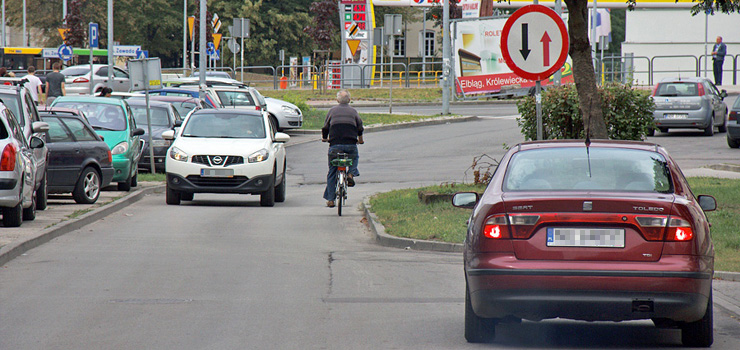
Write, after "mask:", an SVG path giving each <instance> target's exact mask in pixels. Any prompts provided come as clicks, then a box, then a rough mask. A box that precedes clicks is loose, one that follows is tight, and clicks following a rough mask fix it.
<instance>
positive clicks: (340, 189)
mask: <svg viewBox="0 0 740 350" xmlns="http://www.w3.org/2000/svg"><path fill="white" fill-rule="evenodd" d="M344 180H345V175H344V172H342V171H340V172H339V174H337V203H336V205H337V213H338V214H339V216H342V202H343V201H344Z"/></svg>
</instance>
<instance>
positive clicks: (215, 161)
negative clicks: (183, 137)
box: [193, 154, 244, 166]
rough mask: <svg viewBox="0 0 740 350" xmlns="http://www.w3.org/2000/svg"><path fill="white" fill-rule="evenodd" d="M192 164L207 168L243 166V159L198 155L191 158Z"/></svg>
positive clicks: (240, 157) (239, 157) (238, 157)
mask: <svg viewBox="0 0 740 350" xmlns="http://www.w3.org/2000/svg"><path fill="white" fill-rule="evenodd" d="M193 163H198V164H204V165H208V166H229V165H234V164H244V157H242V156H220V155H202V154H199V155H196V156H193Z"/></svg>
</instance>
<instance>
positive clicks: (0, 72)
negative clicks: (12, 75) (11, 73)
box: [0, 67, 8, 78]
mask: <svg viewBox="0 0 740 350" xmlns="http://www.w3.org/2000/svg"><path fill="white" fill-rule="evenodd" d="M0 77H2V78H5V77H8V69H7V68H5V67H0Z"/></svg>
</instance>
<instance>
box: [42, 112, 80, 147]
mask: <svg viewBox="0 0 740 350" xmlns="http://www.w3.org/2000/svg"><path fill="white" fill-rule="evenodd" d="M43 119H44V121H45V122H46V123H48V124H49V133H48V134H49V138H48V141H49V142H52V143H53V142H74V138H73V137H72V134H70V133H69V131H68V130H67V128H65V127H64V124H63V123H62V121H61V120H59V118H57V117H44V118H43Z"/></svg>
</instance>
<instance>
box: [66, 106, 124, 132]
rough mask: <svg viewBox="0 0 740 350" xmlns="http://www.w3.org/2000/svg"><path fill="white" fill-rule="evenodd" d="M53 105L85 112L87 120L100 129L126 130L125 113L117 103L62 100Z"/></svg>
mask: <svg viewBox="0 0 740 350" xmlns="http://www.w3.org/2000/svg"><path fill="white" fill-rule="evenodd" d="M54 107H64V108H71V109H77V110H80V111H82V112H83V113H85V116H86V117H87V121H88V122H90V125H92V127H93V128H96V129H102V130H113V131H122V130H126V115H125V114H124V113H123V108H121V106H118V105H112V104H107V103H94V102H72V101H62V102H58V103H56V104H54Z"/></svg>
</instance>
